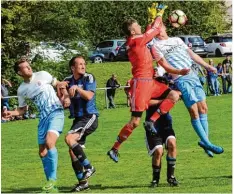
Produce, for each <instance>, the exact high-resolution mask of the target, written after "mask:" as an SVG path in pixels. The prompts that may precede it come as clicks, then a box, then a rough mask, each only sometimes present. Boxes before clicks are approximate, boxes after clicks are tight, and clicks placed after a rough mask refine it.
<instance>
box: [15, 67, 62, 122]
mask: <svg viewBox="0 0 234 194" xmlns="http://www.w3.org/2000/svg"><path fill="white" fill-rule="evenodd" d="M52 81H53V77H52V76H51V75H50V74H49V73H48V72H46V71H40V72H36V73H33V75H32V78H31V80H30V82H29V83H26V82H23V83H22V84H21V85H20V87H19V88H18V101H19V107H24V106H27V104H26V101H25V100H26V98H29V99H31V100H32V101H33V102H34V103H35V105H36V106H37V108H38V110H39V113H40V115H39V117H40V119H43V118H44V117H46V116H48V115H49V114H50V113H51V112H53V111H54V110H57V109H63V107H62V104H61V102H60V101H59V99H58V97H57V95H56V93H55V91H54V88H53V87H52V85H51V83H52Z"/></svg>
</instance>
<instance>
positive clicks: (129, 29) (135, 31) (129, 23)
mask: <svg viewBox="0 0 234 194" xmlns="http://www.w3.org/2000/svg"><path fill="white" fill-rule="evenodd" d="M123 32H124V34H125V35H126V36H134V35H139V34H142V32H141V26H140V25H139V24H138V23H137V21H136V20H135V19H133V18H129V19H127V20H125V21H124V23H123Z"/></svg>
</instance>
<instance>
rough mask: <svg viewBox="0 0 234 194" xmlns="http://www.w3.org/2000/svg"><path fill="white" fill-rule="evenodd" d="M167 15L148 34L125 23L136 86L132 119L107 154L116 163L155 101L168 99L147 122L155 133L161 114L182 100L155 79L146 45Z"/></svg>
mask: <svg viewBox="0 0 234 194" xmlns="http://www.w3.org/2000/svg"><path fill="white" fill-rule="evenodd" d="M155 9H156V8H155ZM163 12H164V8H162V9H161V11H159V12H158V17H156V19H155V20H154V22H153V23H152V26H151V28H150V29H148V31H147V32H146V33H144V34H142V32H141V26H140V25H139V24H138V23H137V21H136V20H134V19H128V20H126V21H125V22H124V23H123V31H124V33H125V34H126V35H127V43H126V48H127V50H128V56H129V60H130V62H131V65H132V75H133V79H132V81H131V82H132V83H131V84H130V85H131V88H130V92H131V112H132V115H131V119H130V121H129V122H128V123H127V124H126V125H125V126H124V127H123V128H122V129H121V131H120V133H119V135H118V137H117V141H116V142H115V143H114V145H113V146H112V148H111V149H110V150H109V151H108V152H107V155H109V157H110V158H111V159H112V160H113V161H114V162H118V150H119V148H120V145H121V144H122V143H123V142H124V141H125V140H127V138H128V137H129V136H130V135H131V133H132V131H133V130H134V129H135V128H136V127H137V126H138V125H139V123H140V119H141V116H142V113H143V112H144V111H145V110H146V109H147V108H148V104H149V101H150V99H151V98H155V97H158V96H161V95H162V94H164V96H166V98H165V99H164V100H163V101H162V103H161V104H160V106H159V107H158V109H157V111H156V112H155V113H154V114H153V115H152V116H151V118H150V120H149V121H146V122H145V127H146V128H148V129H149V130H153V131H155V130H156V129H155V128H154V125H153V123H154V122H155V121H156V120H157V119H158V118H159V117H160V115H161V114H165V113H167V112H168V111H169V110H170V109H171V108H172V107H173V106H174V104H175V103H176V102H177V101H178V99H179V95H178V94H177V93H176V92H175V91H173V90H170V89H169V88H168V87H167V86H166V85H165V84H162V83H159V82H157V81H155V80H154V79H153V74H154V70H153V59H152V56H151V53H150V50H149V49H148V48H147V45H146V44H147V43H148V42H149V41H151V40H152V38H153V37H154V36H155V35H157V34H158V33H159V32H160V26H161V22H162V18H161V16H162V14H163ZM159 63H160V64H161V65H162V66H163V67H164V68H165V69H166V71H169V72H171V73H174V74H181V75H186V74H187V73H188V72H189V70H188V69H175V68H173V67H171V66H170V65H169V64H167V62H166V60H161V61H160V62H159Z"/></svg>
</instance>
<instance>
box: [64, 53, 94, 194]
mask: <svg viewBox="0 0 234 194" xmlns="http://www.w3.org/2000/svg"><path fill="white" fill-rule="evenodd" d="M69 67H70V69H71V71H72V75H71V76H70V77H67V78H65V80H64V81H65V82H64V85H62V83H61V84H60V90H61V93H63V95H62V96H63V97H64V98H63V99H64V100H65V101H66V100H68V101H69V99H71V105H70V115H71V117H73V118H74V120H73V124H72V126H71V129H70V131H69V132H68V134H67V135H66V138H65V141H66V143H67V145H68V146H69V154H70V157H71V162H72V167H73V170H74V172H75V175H76V177H77V179H78V183H77V184H76V185H75V187H74V188H73V189H72V190H71V191H72V192H79V191H84V190H88V189H89V185H88V181H87V179H88V178H90V176H92V174H93V173H95V168H94V167H93V166H92V165H91V163H90V161H89V160H88V159H87V157H86V155H85V153H84V150H83V146H84V144H85V141H86V137H87V136H88V135H90V134H91V133H93V132H94V131H95V130H96V129H97V127H98V111H97V108H96V102H95V96H96V95H95V92H96V80H95V78H94V76H93V75H92V74H90V73H86V62H85V59H84V57H83V56H81V55H78V56H75V57H73V58H72V59H71V60H70V62H69ZM66 83H68V84H66ZM65 85H67V87H64V86H65ZM66 91H68V93H67V94H66ZM68 94H69V95H68ZM64 95H65V96H64Z"/></svg>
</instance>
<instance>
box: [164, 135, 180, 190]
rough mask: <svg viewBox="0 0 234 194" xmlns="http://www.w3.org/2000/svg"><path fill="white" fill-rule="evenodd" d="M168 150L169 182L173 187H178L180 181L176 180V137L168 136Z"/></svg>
mask: <svg viewBox="0 0 234 194" xmlns="http://www.w3.org/2000/svg"><path fill="white" fill-rule="evenodd" d="M165 144H166V148H167V182H168V183H169V184H170V185H171V186H177V185H178V181H177V180H176V178H175V166H176V138H175V136H174V135H171V136H168V137H167V139H166V143H165Z"/></svg>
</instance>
